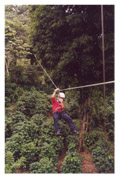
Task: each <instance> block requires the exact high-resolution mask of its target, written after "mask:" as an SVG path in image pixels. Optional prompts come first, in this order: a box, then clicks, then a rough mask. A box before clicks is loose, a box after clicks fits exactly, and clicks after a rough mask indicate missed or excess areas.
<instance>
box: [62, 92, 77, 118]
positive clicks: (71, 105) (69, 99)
mask: <svg viewBox="0 0 120 179" xmlns="http://www.w3.org/2000/svg"><path fill="white" fill-rule="evenodd" d="M65 95H66V98H65V107H66V109H65V111H66V113H68V114H69V115H70V116H71V117H72V118H74V119H78V118H79V117H80V104H79V102H80V92H79V91H74V92H71V91H67V92H66V93H65Z"/></svg>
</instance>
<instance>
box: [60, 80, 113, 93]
mask: <svg viewBox="0 0 120 179" xmlns="http://www.w3.org/2000/svg"><path fill="white" fill-rule="evenodd" d="M111 83H114V81H107V82H103V83H95V84H90V85H84V86H78V87H72V88H66V89H60V91H67V90H73V89H80V88H88V87H92V86H100V85H105V84H111Z"/></svg>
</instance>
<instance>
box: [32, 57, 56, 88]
mask: <svg viewBox="0 0 120 179" xmlns="http://www.w3.org/2000/svg"><path fill="white" fill-rule="evenodd" d="M34 57H35V59H36V61H37V62H38V64H39V65H40V66H41V68H42V69H43V71H44V72H45V73H46V75H47V76H48V78H49V80H50V81H51V82H52V84H53V85H54V87H55V88H57V86H56V85H55V83H54V82H53V80H52V78H51V77H50V75H49V74H48V73H47V71H46V70H45V69H44V67H43V66H42V64H41V63H40V62H39V60H38V59H37V57H36V56H35V55H34Z"/></svg>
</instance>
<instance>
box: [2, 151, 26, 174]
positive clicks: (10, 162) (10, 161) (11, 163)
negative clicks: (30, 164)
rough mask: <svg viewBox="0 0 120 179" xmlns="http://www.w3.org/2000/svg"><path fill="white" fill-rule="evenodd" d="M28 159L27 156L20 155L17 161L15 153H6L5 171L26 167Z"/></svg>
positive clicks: (12, 171) (9, 171)
mask: <svg viewBox="0 0 120 179" xmlns="http://www.w3.org/2000/svg"><path fill="white" fill-rule="evenodd" d="M25 162H26V159H25V157H23V156H22V157H20V158H19V159H18V160H17V161H15V159H14V156H13V153H12V152H10V151H7V152H6V155H5V163H6V164H5V173H14V172H16V170H17V169H19V168H20V167H22V168H25V167H26V165H25Z"/></svg>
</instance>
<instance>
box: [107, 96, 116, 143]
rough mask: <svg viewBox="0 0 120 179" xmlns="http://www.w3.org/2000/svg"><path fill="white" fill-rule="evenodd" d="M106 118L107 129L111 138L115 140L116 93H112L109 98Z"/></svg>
mask: <svg viewBox="0 0 120 179" xmlns="http://www.w3.org/2000/svg"><path fill="white" fill-rule="evenodd" d="M106 118H107V120H106V123H105V127H106V131H107V132H108V136H109V139H110V140H111V141H114V93H111V95H110V96H109V97H108V98H107V105H106Z"/></svg>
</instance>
